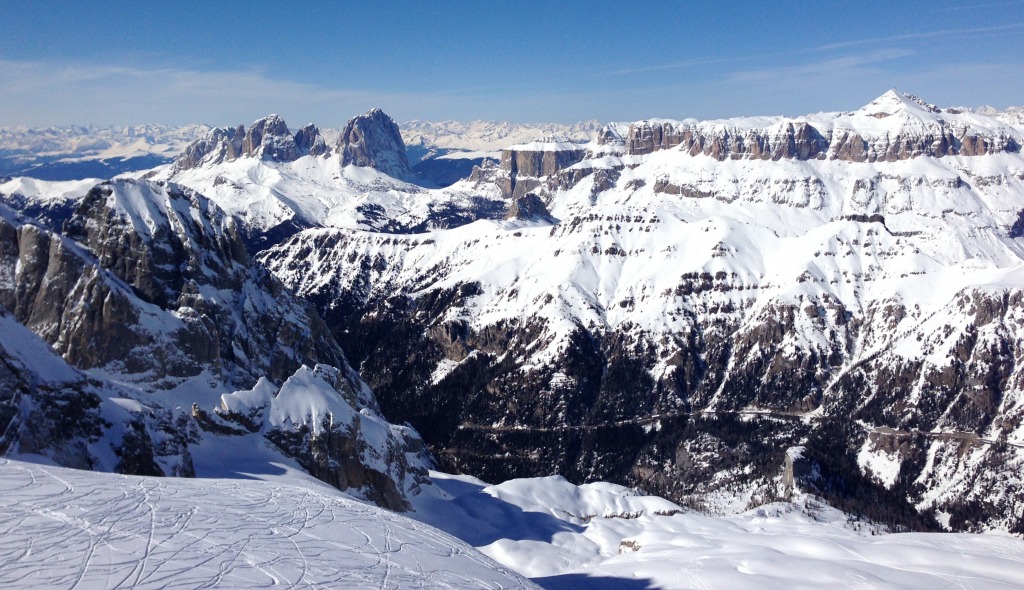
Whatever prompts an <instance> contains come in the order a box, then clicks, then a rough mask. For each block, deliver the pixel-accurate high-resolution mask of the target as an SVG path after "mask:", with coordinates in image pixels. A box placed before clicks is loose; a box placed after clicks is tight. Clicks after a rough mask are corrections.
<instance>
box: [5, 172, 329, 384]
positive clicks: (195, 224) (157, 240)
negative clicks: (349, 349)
mask: <svg viewBox="0 0 1024 590" xmlns="http://www.w3.org/2000/svg"><path fill="white" fill-rule="evenodd" d="M65 232H66V234H67V236H68V237H63V236H59V235H56V234H54V233H52V232H50V231H47V230H44V229H42V228H40V227H37V226H35V225H32V224H31V223H18V222H16V221H14V220H13V219H12V218H8V219H6V220H4V219H0V241H2V242H3V245H2V246H0V255H2V256H3V260H2V261H0V271H3V276H0V305H4V306H5V307H7V308H8V309H10V310H12V312H13V313H14V315H15V317H16V318H17V319H18V321H20V322H22V323H24V324H25V325H27V326H28V327H29V328H31V329H32V330H33V331H35V332H36V333H37V334H39V335H40V336H42V337H43V339H45V340H46V341H47V342H49V343H51V344H52V345H53V346H54V347H55V348H56V349H57V351H58V352H60V353H61V354H62V355H63V356H64V357H65V358H66V359H67V360H68V361H69V362H71V363H72V364H74V365H75V366H78V367H86V368H88V367H100V366H107V365H112V364H113V365H116V366H117V367H118V370H119V371H123V372H128V373H135V374H148V375H149V379H150V381H152V382H157V383H159V382H161V380H163V379H170V380H171V381H170V382H173V380H174V379H180V378H185V377H189V376H194V375H198V374H199V373H201V372H202V371H204V370H206V371H210V372H211V374H213V375H217V376H220V377H221V378H223V379H225V381H227V382H229V383H237V384H239V385H244V384H251V383H253V382H255V380H256V379H257V378H258V377H260V376H263V375H266V376H269V377H270V378H271V379H274V380H280V379H283V378H285V377H287V376H288V375H290V374H292V373H293V372H294V371H295V370H296V369H297V368H298V367H299V366H301V365H302V364H309V363H313V362H320V361H323V362H326V363H330V364H334V365H337V366H343V365H344V364H345V361H344V355H343V354H342V353H341V350H340V349H339V348H338V346H337V344H336V343H335V342H334V340H333V338H331V336H330V334H329V333H328V332H327V330H326V328H325V327H324V326H323V324H322V323H321V322H320V320H319V318H318V316H317V315H316V313H315V312H314V311H313V310H312V309H310V308H309V307H308V306H307V305H306V304H305V303H303V302H301V301H299V300H298V299H296V298H294V297H292V296H290V295H289V294H288V291H287V290H286V289H285V288H284V287H283V286H282V285H281V284H280V283H279V282H278V281H277V280H276V279H274V278H273V277H272V276H271V275H270V274H269V273H268V272H267V271H266V270H265V269H263V268H262V267H261V266H259V265H251V264H250V262H249V259H248V255H247V254H246V251H245V247H244V244H243V242H242V241H241V238H240V237H239V236H238V233H237V232H236V231H235V227H234V223H233V221H232V220H231V219H229V218H227V217H226V216H225V215H224V214H223V212H221V211H220V210H219V209H218V208H217V207H216V206H215V205H213V204H212V203H210V202H209V201H207V200H206V199H205V198H204V197H202V196H201V195H198V194H197V193H195V192H193V191H191V190H188V189H184V188H182V187H178V186H176V185H170V184H168V185H160V184H155V183H150V182H145V181H134V180H118V181H113V182H108V183H103V184H100V185H98V186H97V187H95V188H94V189H93V190H92V191H90V192H89V194H88V195H87V196H86V197H85V198H84V200H83V201H82V202H81V203H80V204H79V206H78V209H77V210H76V212H75V214H74V215H73V216H72V218H71V219H70V220H69V221H68V222H67V223H66V224H65ZM170 382H168V384H169V383H170Z"/></svg>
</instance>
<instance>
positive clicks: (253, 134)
mask: <svg viewBox="0 0 1024 590" xmlns="http://www.w3.org/2000/svg"><path fill="white" fill-rule="evenodd" d="M242 151H243V153H244V154H245V155H246V156H249V157H255V158H261V159H267V160H274V161H289V160H294V159H295V158H297V157H298V153H297V152H298V150H296V147H295V139H294V138H293V137H292V135H291V133H290V132H289V131H288V125H287V124H285V122H284V119H282V118H281V117H279V116H278V115H270V116H268V117H264V118H262V119H260V120H258V121H256V122H255V123H253V124H252V126H251V127H249V131H248V132H247V133H246V134H245V139H244V140H243V142H242Z"/></svg>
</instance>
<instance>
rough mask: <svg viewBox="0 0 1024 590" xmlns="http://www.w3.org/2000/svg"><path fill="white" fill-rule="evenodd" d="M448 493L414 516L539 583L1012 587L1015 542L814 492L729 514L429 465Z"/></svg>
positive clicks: (598, 488)
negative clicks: (856, 510) (904, 523)
mask: <svg viewBox="0 0 1024 590" xmlns="http://www.w3.org/2000/svg"><path fill="white" fill-rule="evenodd" d="M432 475H433V477H434V480H435V481H436V482H438V485H440V486H442V487H443V488H444V489H446V490H447V491H448V492H449V493H450V496H451V497H450V498H449V499H447V500H431V501H430V502H429V503H425V504H424V505H422V506H420V511H419V512H417V513H415V514H414V515H413V516H415V517H417V518H422V519H423V520H425V521H426V522H429V523H431V524H434V525H435V526H438V527H439V528H441V529H443V530H447V531H448V532H450V533H452V534H454V535H455V536H458V537H460V538H462V539H465V540H467V541H468V542H470V543H471V544H473V545H474V546H476V547H478V548H479V549H480V550H481V551H483V552H484V553H485V554H487V555H488V556H490V557H491V558H493V559H495V560H496V561H498V562H499V563H502V564H504V565H506V566H508V567H510V568H513V569H515V570H516V571H519V572H520V573H522V574H524V575H528V576H530V577H531V578H533V579H534V581H536V582H537V583H539V584H541V585H542V586H544V587H545V588H583V587H588V588H780V589H783V588H785V589H788V588H835V587H837V586H848V585H854V586H857V587H873V588H877V587H883V588H921V589H931V588H936V587H945V586H950V587H970V588H982V587H983V588H1016V587H1019V586H1020V585H1021V584H1024V542H1022V541H1021V540H1019V539H1014V538H1010V537H998V536H979V535H968V534H943V533H932V534H926V533H916V534H876V533H877V529H875V528H874V527H872V526H871V525H870V524H869V523H859V522H854V521H851V520H849V519H848V518H847V516H846V515H844V514H842V513H840V512H838V511H836V510H833V509H831V508H828V507H826V506H822V505H821V504H820V503H819V502H818V501H816V500H815V499H813V498H809V497H805V498H801V499H800V501H799V502H797V503H794V504H769V505H765V506H762V507H760V508H758V509H755V510H750V511H747V512H744V513H742V514H739V515H736V516H733V517H712V516H706V515H702V514H699V513H697V512H694V511H690V510H685V509H683V508H680V507H679V506H675V505H673V504H671V503H670V502H667V501H665V500H662V499H661V498H654V497H649V496H641V495H638V494H637V493H636V492H635V491H632V490H630V489H628V488H623V487H621V486H615V485H612V484H605V483H595V484H587V485H582V486H574V485H572V484H570V483H568V482H566V481H565V480H564V479H562V478H560V477H549V478H539V479H519V480H512V481H508V482H505V483H503V484H498V485H487V484H485V483H483V482H481V481H479V480H476V479H473V478H470V477H466V476H449V475H445V474H441V473H433V474H432Z"/></svg>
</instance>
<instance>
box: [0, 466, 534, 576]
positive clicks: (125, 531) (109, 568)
mask: <svg viewBox="0 0 1024 590" xmlns="http://www.w3.org/2000/svg"><path fill="white" fill-rule="evenodd" d="M0 531H2V534H0V588H5V589H15V588H72V589H76V590H80V589H93V588H266V587H271V586H274V587H282V588H426V587H430V588H531V587H533V586H532V585H531V584H530V583H529V582H528V581H526V580H523V579H522V578H519V577H518V576H517V575H516V574H514V573H511V572H509V571H508V570H507V569H504V568H501V567H500V566H499V565H497V564H495V563H493V562H491V561H490V560H489V559H487V558H486V557H484V556H482V555H481V554H479V553H478V552H476V551H474V550H472V549H470V548H469V547H466V546H464V545H463V544H462V543H461V542H459V541H457V540H455V539H453V538H451V537H447V536H446V535H443V534H441V533H436V532H433V531H430V530H424V527H423V526H422V525H419V524H418V523H416V522H414V521H411V520H409V519H407V518H405V517H402V516H400V515H396V514H393V513H389V512H387V511H385V510H383V509H379V508H376V507H374V506H370V505H366V504H362V503H359V502H356V501H354V500H351V499H349V498H346V497H344V496H341V495H340V494H339V495H337V496H334V495H330V494H329V493H322V492H319V491H312V490H306V489H303V488H301V487H292V486H285V485H278V484H271V483H267V482H261V481H252V480H203V479H199V480H186V479H156V478H142V477H129V476H121V475H110V474H97V473H90V472H76V471H72V470H67V469H63V468H54V467H45V468H44V467H40V466H38V465H34V464H29V463H21V462H17V461H10V460H6V459H0Z"/></svg>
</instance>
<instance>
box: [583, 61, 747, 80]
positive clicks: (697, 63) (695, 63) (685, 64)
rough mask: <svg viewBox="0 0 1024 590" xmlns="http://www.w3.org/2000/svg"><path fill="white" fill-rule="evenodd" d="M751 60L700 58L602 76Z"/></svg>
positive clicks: (623, 70)
mask: <svg viewBox="0 0 1024 590" xmlns="http://www.w3.org/2000/svg"><path fill="white" fill-rule="evenodd" d="M748 59H750V56H742V57H698V58H694V59H686V60H682V61H676V62H671V63H664V64H655V65H649V66H640V67H636V68H623V69H621V70H612V71H610V72H602V73H601V75H606V76H620V75H627V74H640V73H643V72H658V71H662V70H675V69H680V68H691V67H695V66H706V65H714V64H724V63H731V62H737V61H743V60H748Z"/></svg>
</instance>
